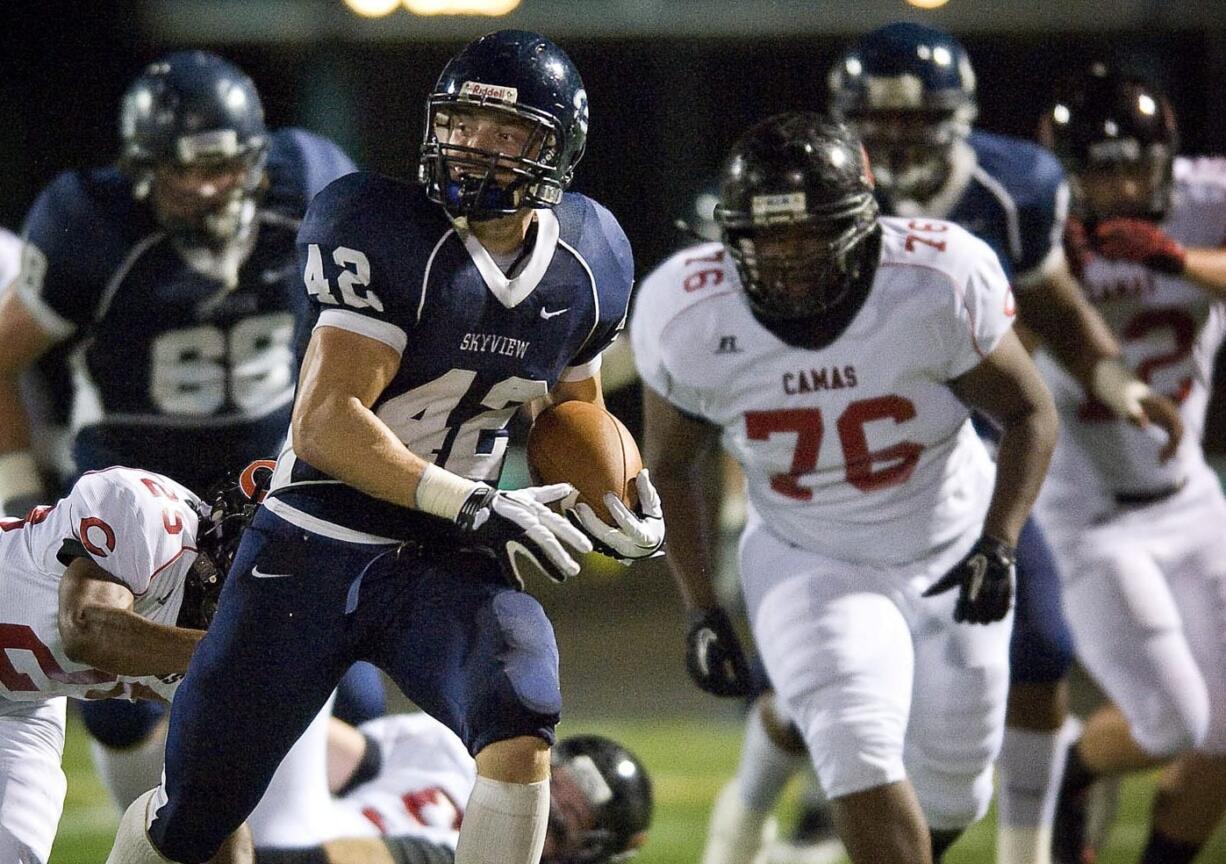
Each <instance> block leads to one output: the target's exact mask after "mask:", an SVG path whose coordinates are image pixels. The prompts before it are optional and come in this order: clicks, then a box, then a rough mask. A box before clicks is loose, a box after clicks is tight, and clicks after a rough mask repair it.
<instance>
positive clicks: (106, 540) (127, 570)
mask: <svg viewBox="0 0 1226 864" xmlns="http://www.w3.org/2000/svg"><path fill="white" fill-rule="evenodd" d="M197 500H198V499H196V497H195V496H194V495H192V493H191V492H189V491H188V490H187V489H185V488H184V487H182V486H180V485H179V484H178V483H175V482H174V481H173V480H170V479H169V478H167V477H163V476H161V475H160V474H154V473H152V472H150V471H136V470H133V469H130V468H107V469H105V470H103V471H94V472H90V473H88V474H85V475H84V476H82V477H81V478H80V479H79V480H78V481H77V482H76V485H74V486H73V487H72V491H71V492H69V493H68V496H67V497H66V498H63V499H62V500H60V501H59V502H58V503H56V504H54V505H52V506H50V507H40V508H36V509H35V510H34V511H33V512H32V513H31V514H30V515H29V517H27V519H8V520H0V597H3V598H4V599H3V605H2V606H0V699H13V700H21V701H30V700H39V699H46V698H49V697H52V696H73V697H76V698H78V699H107V698H113V697H127V698H136V697H141V696H149V695H151V694H150V692H149V691H152V693H154V694H157V695H159V696H161V697H163V698H166V699H169V698H171V696H172V695H173V694H174V691H175V688H176V687H177V686H178V679H179V677H181V676H176V677H175V678H174V679H173V680H166V681H163V680H161V679H159V678H153V677H145V678H132V677H127V676H116V675H112V674H110V673H107V672H101V671H99V670H97V669H92V668H90V667H89V666H85V665H83V664H81V663H76V662H74V661H72V660H70V659H69V658H68V656H67V655H66V654H65V653H64V647H63V644H62V643H61V640H60V632H59V627H58V624H57V617H58V612H59V587H60V579H61V577H62V576H63V574H64V570H65V568H66V565H65V564H64V563H63V561H62V560H61V557H64V556H61V551H62V550H63V549H64V547H65V544H68V545H69V546H70V547H71V548H72V549H73V552H72V554H73V556H74V557H79V556H80V554H81V550H84V552H85V553H86V554H88V555H89V557H90V558H91V559H92V560H93V561H94V562H95V563H96V564H98V566H100V567H101V568H102V569H103V570H105V571H106V572H107V573H108V574H109V575H110V576H111V577H112V578H113V579H114V580H115V581H116V582H118V583H120V584H122V585H125V586H126V587H128V588H129V589H131V591H132V593H133V594H134V595H135V597H136V600H135V605H134V610H135V612H136V613H137V614H138V615H140V616H142V617H144V618H148V619H149V620H150V621H156V622H158V623H159V624H168V625H173V624H174V623H175V621H176V619H177V618H178V615H179V607H180V605H181V604H182V602H183V585H184V580H185V578H186V576H187V572H188V570H189V569H190V568H191V565H192V562H194V561H195V560H196V528H197V523H198V517H197V515H196V511H195V510H193V509H192V504H193V502H196V501H197ZM65 560H70V559H68V558H66V557H65Z"/></svg>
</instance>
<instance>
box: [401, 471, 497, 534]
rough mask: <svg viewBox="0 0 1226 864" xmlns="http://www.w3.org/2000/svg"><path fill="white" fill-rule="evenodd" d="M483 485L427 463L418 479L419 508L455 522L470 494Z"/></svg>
mask: <svg viewBox="0 0 1226 864" xmlns="http://www.w3.org/2000/svg"><path fill="white" fill-rule="evenodd" d="M481 485H482V484H480V483H476V482H474V481H472V480H468V479H466V478H464V477H461V476H460V475H459V474H453V473H452V472H450V471H448V470H447V469H445V468H439V467H438V466H437V465H432V464H429V463H427V464H426V470H425V471H423V472H422V474H421V479H420V480H418V481H417V496H416V497H417V509H418V510H421V511H422V512H423V513H429V514H430V515H431V516H441V517H443V518H444V519H450V520H451V521H452V522H454V521H456V517H458V516H459V515H460V508H461V507H463V506H464V502H465V501H467V500H468V496H469V495H472V494H473V492H474V491H475V490H476V489H477V487H479V486H481Z"/></svg>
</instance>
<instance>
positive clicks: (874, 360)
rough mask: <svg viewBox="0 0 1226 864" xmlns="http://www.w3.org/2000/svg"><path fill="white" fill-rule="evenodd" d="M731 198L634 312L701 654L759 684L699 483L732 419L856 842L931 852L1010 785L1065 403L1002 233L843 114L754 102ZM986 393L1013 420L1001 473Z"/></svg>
mask: <svg viewBox="0 0 1226 864" xmlns="http://www.w3.org/2000/svg"><path fill="white" fill-rule="evenodd" d="M716 218H717V221H718V222H719V223H720V226H721V232H722V237H723V243H722V244H715V243H711V244H703V245H700V246H696V247H693V248H691V249H687V250H684V251H682V252H680V253H678V254H677V255H675V256H674V257H673V258H671V259H669V260H668V261H667V262H666V263H665V264H663V265H662V266H661V267H660V268H659V269H658V270H657V271H656V272H655V273H654V274H653V275H652V276H651V277H650V278H649V279H647V280H646V281H645V282H644V283H643V286H642V288H641V289H640V293H639V296H638V299H637V303H636V306H635V310H634V315H633V319H632V323H631V338H632V344H633V347H634V352H635V358H636V362H637V364H638V367H639V372H640V374H641V375H642V377H643V380H644V382H645V383H646V384H647V390H646V392H645V419H646V437H645V441H646V451H647V454H646V455H647V461H648V463H649V464H650V465H651V469H652V474H653V475H654V477H655V478H656V482H657V484H658V488H659V490H660V494H661V496H662V498H663V501H664V505H665V507H666V509H667V510H668V511H669V518H670V522H671V524H672V525H673V526H674V527H673V533H672V534H671V538H672V539H671V540H670V544H669V549H668V560H669V563H670V565H671V567H672V568H673V572H674V575H675V576H676V577H677V580H678V584H679V586H680V587H681V590H682V593H683V595H684V597H685V600H686V605H687V606H688V607H689V609H690V610H691V613H692V615H693V624H692V625H691V631H690V639H689V652H688V657H687V660H688V665H689V670H690V674H691V676H692V677H694V678H695V680H696V681H697V683H698V684H699V686H701V687H703V689H706V690H708V691H710V692H713V693H717V694H721V695H730V694H739V693H741V692H743V691H744V689H745V680H744V679H745V668H744V659H743V655H742V654H741V652H740V648H739V647H738V645H737V642H736V637H735V635H734V633H733V631H732V629H731V627H730V626H729V624H728V621H727V618H726V617H725V616H724V615H723V614H722V612H721V611H720V610H719V607H718V605H717V603H716V601H715V598H714V595H713V593H712V590H711V584H710V574H711V572H713V568H712V566H711V563H712V562H711V557H712V550H711V548H710V547H709V544H708V543H707V542H706V539H707V538H708V537H709V536H712V535H711V534H709V533H708V531H707V529H708V527H709V526H710V524H711V518H712V516H713V511H714V508H713V506H712V505H713V503H714V502H711V501H708V500H705V499H704V498H703V496H702V494H701V493H700V492H698V491H697V490H698V489H699V488H700V486H699V485H698V484H696V483H694V482H693V480H694V475H695V474H696V473H697V472H700V471H702V470H704V469H705V468H707V467H708V466H709V464H710V463H709V461H708V459H709V457H710V455H711V454H712V453H713V452H714V451H715V450H716V449H717V443H718V442H720V441H721V440H722V443H723V445H724V447H725V448H726V449H727V450H728V451H729V452H730V453H732V455H733V456H735V458H736V459H737V460H738V461H739V462H740V463H741V464H742V466H743V467H744V470H745V475H746V480H747V491H748V497H749V503H750V515H749V521H748V525H747V527H746V530H745V532H744V534H743V536H742V539H741V561H740V571H741V574H742V575H741V579H742V586H743V590H744V592H745V599H746V605H747V607H748V610H749V617H750V622H751V625H752V628H753V631H754V635H755V639H756V641H757V644H758V648H759V650H760V652H761V654H762V657H763V660H764V662H765V665H766V669H767V672H768V673H769V674H770V678H771V682H772V684H773V685H774V687H775V689H776V691H777V694H778V696H779V701H780V703H781V704H782V706H783V707H784V710H785V711H786V712H787V714H788V715H789V719H790V720H792V721H793V722H794V723H795V724H796V726H797V727H798V728H799V730H800V731H801V733H802V735H803V737H804V740H805V743H806V745H807V747H808V750H809V753H810V756H811V758H812V760H813V763H814V767H815V769H816V771H817V774H818V777H819V779H820V780H821V783H822V786H823V788H824V789H825V791H826V792H827V793H828V794H829V796H830V797H831V798H832V800H833V807H834V813H835V821H836V824H837V825H838V826H839V832H840V836H841V839H842V840H843V842H844V844H845V845H846V847H847V851H848V853H849V855H850V856H851V859H852V861H853V862H857V864H859V862H869V861H872V862H881V861H907V862H919V864H926V862H931V861H933V859H934V858H939V857H940V856H941V854H942V853H943V851H944V849H945V848H947V847H948V845H949V844H950V843H952V842H953V840H954V838H956V837H957V835H958V833H959V832H960V831H961V830H962V829H963V828H965V827H966V826H967V825H969V824H970V823H971V822H973V821H975V820H976V819H978V818H979V817H980V816H982V815H983V813H984V812H985V811H986V809H987V804H988V800H989V798H990V796H991V789H992V779H991V764H992V760H993V759H994V757H995V755H996V752H997V750H998V748H999V746H1000V741H1001V735H1002V730H1003V725H1004V706H1005V695H1006V689H1007V683H1008V668H1007V667H1008V655H1007V648H1008V640H1009V628H1010V617H1009V612H1010V598H1011V589H1012V579H1013V547H1014V546H1015V544H1016V542H1017V536H1018V532H1019V531H1020V529H1021V525H1022V523H1023V521H1024V520H1025V518H1026V515H1027V513H1028V511H1029V509H1030V505H1031V503H1032V502H1033V500H1034V496H1035V495H1036V494H1037V492H1038V488H1039V485H1040V483H1041V482H1042V477H1043V473H1044V470H1045V469H1046V466H1047V460H1048V457H1049V455H1050V452H1051V448H1052V446H1053V444H1054V442H1055V436H1056V417H1055V411H1054V408H1053V406H1052V404H1051V399H1050V396H1049V395H1048V394H1047V391H1046V389H1045V388H1044V386H1043V384H1042V381H1041V379H1040V378H1039V376H1038V373H1037V372H1036V371H1035V369H1034V367H1033V365H1032V364H1031V362H1030V359H1029V357H1028V356H1027V355H1026V352H1025V350H1024V349H1023V348H1022V346H1021V344H1020V343H1019V342H1018V340H1017V338H1016V336H1014V335H1013V334H1012V333H1011V331H1010V326H1011V323H1012V317H1013V312H1014V305H1013V299H1012V296H1011V295H1010V292H1009V286H1008V283H1007V281H1006V279H1005V277H1004V274H1003V272H1002V271H1001V268H1000V264H999V262H998V260H997V258H996V255H995V254H994V253H993V252H992V251H991V249H990V248H989V247H988V246H987V245H986V244H984V243H983V242H982V241H980V240H978V239H976V238H975V237H973V236H972V235H970V234H969V233H967V232H966V231H964V230H963V229H961V228H959V227H957V226H956V225H954V224H952V223H947V222H939V221H928V220H924V221H914V220H907V219H884V218H881V219H879V218H878V216H877V207H876V204H875V202H874V201H873V196H872V183H871V180H870V179H869V174H868V166H867V164H866V160H865V158H864V155H863V149H862V148H861V146H860V144H859V141H858V140H857V139H855V138H854V136H852V135H851V133H850V132H849V131H848V130H847V129H846V128H845V127H842V126H840V125H837V124H833V123H830V122H829V121H827V120H825V119H824V118H822V117H820V116H819V115H816V114H807V113H792V114H783V115H779V116H776V117H773V118H770V119H769V120H766V121H763V122H762V123H760V124H758V125H757V126H755V127H753V128H752V129H751V130H749V131H748V132H747V133H746V134H745V135H744V137H743V138H742V139H741V140H740V141H739V142H738V143H737V145H736V146H735V147H734V149H733V152H732V154H731V156H730V157H729V159H728V161H727V162H726V164H725V167H724V172H723V179H722V183H721V203H720V206H719V207H718V208H717V209H716ZM968 406H972V407H975V408H979V409H981V410H983V411H984V412H985V413H987V414H988V415H989V416H992V417H994V418H996V419H997V420H998V421H999V422H1000V424H1001V425H1002V427H1003V428H1004V430H1005V431H1004V435H1003V437H1002V439H1001V444H1000V452H999V456H998V460H997V465H996V478H997V479H996V483H995V487H994V486H993V464H992V460H991V459H990V458H989V456H988V454H987V452H986V450H985V448H984V445H983V444H982V443H981V441H980V440H979V438H978V436H976V434H975V432H974V430H973V429H972V427H971V424H970V422H969V411H970V408H969V407H968ZM953 588H958V589H959V591H958V592H957V597H956V599H955V597H954V595H953V594H952V593H945V592H947V591H950V590H951V589H953ZM972 624H980V625H984V626H970V625H972ZM930 826H931V829H932V830H931V834H930V831H929V828H930Z"/></svg>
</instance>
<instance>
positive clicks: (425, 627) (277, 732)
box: [149, 509, 561, 864]
mask: <svg viewBox="0 0 1226 864" xmlns="http://www.w3.org/2000/svg"><path fill="white" fill-rule="evenodd" d="M363 659H365V660H369V661H371V662H372V663H374V664H375V665H377V666H379V667H380V668H382V669H383V670H384V671H385V672H387V673H388V675H389V676H391V678H392V680H394V681H395V682H396V683H397V685H398V686H399V687H400V688H401V690H403V691H404V693H405V695H406V696H408V697H409V699H411V700H412V701H413V702H414V703H416V704H417V705H418V706H419V707H420V708H422V709H423V710H425V711H427V712H428V713H430V714H431V715H432V716H434V717H435V718H437V719H438V720H440V721H442V722H443V723H444V724H446V725H447V726H448V727H449V728H450V729H452V730H453V731H454V732H455V733H456V734H457V735H459V736H460V738H461V739H462V740H463V741H464V743H465V745H466V746H467V747H468V749H469V751H470V752H472V753H474V754H475V753H477V752H479V751H480V750H482V749H483V748H484V747H486V746H487V745H489V744H491V743H493V742H495V741H499V740H503V739H506V738H512V737H517V736H521V735H534V736H537V737H539V738H542V739H544V740H545V741H548V742H550V743H552V742H553V730H554V726H555V725H556V723H557V721H558V714H559V711H560V710H561V693H560V690H559V685H558V654H557V646H556V643H555V641H554V635H553V628H552V626H551V625H550V623H549V620H548V619H547V618H546V617H545V613H544V611H543V610H542V609H541V607H540V604H539V603H537V601H536V600H535V599H534V598H533V597H532V596H531V595H528V594H525V593H522V592H518V591H514V590H512V589H510V588H508V587H506V585H505V583H503V582H502V581H501V578H500V577H499V576H498V573H497V564H496V563H495V562H494V561H493V560H492V559H489V558H485V557H481V556H477V555H474V554H471V553H461V552H456V551H455V550H451V551H450V552H449V553H448V555H447V556H446V557H445V558H444V557H438V558H435V557H430V556H422V555H419V554H417V553H415V552H412V551H409V550H408V549H404V550H401V551H399V552H398V551H397V550H396V547H388V546H372V545H365V544H354V543H345V542H341V541H337V540H332V539H329V538H326V537H321V536H319V535H317V534H313V533H310V532H307V531H303V530H302V529H300V528H296V527H294V526H293V525H290V524H289V523H287V522H285V521H283V520H281V519H279V518H278V517H276V516H274V515H272V514H271V513H270V512H268V511H267V510H264V509H261V510H260V511H259V513H258V514H257V515H256V518H255V520H254V522H253V524H252V526H251V528H249V529H248V531H247V533H246V534H245V535H244V537H243V541H242V545H241V546H240V548H239V552H238V557H237V559H236V560H235V563H234V567H233V568H232V569H231V571H230V576H229V579H228V580H227V581H226V586H225V588H224V589H223V592H222V597H221V603H220V605H219V608H218V611H217V617H216V618H215V619H214V621H213V625H212V627H211V628H210V629H209V632H208V635H207V636H206V637H205V638H204V640H203V641H202V642H201V643H200V646H199V647H198V648H197V649H196V654H195V656H194V657H193V658H192V663H191V667H190V669H189V670H188V673H187V676H186V678H185V679H184V681H183V683H182V685H181V686H180V687H179V690H178V692H177V693H176V695H175V703H174V710H173V711H172V712H171V721H170V732H169V737H168V739H167V743H166V777H165V783H164V789H165V793H166V796H167V802H166V803H165V804H163V805H162V806H161V807H160V808H159V809H158V810H157V814H156V818H155V819H154V822H153V824H152V826H151V827H150V831H149V834H150V837H151V838H152V839H153V842H154V843H155V844H156V846H157V847H158V848H159V849H160V850H161V852H162V854H164V855H165V856H166V857H168V858H170V859H172V860H175V861H181V862H184V864H196V862H202V861H206V860H207V859H208V858H209V857H210V856H211V855H212V854H213V853H214V852H215V851H216V850H217V847H218V846H219V845H220V844H221V842H222V841H223V840H224V839H225V838H226V836H228V835H229V834H230V833H231V832H232V831H233V830H234V829H235V828H237V827H238V826H239V824H241V823H242V821H243V820H244V819H245V818H246V817H247V815H248V814H249V813H250V812H251V811H252V810H253V809H254V808H255V805H256V804H257V803H258V802H259V799H260V797H261V795H262V794H263V792H264V789H265V788H266V787H267V785H268V782H269V781H270V780H271V779H272V775H273V772H274V771H275V770H276V768H277V765H278V764H279V763H280V761H281V758H282V756H284V754H285V753H286V751H287V750H289V748H290V747H291V746H292V745H293V743H294V742H295V741H296V740H297V739H298V737H299V735H301V734H302V732H303V730H304V729H306V727H307V725H308V724H309V723H310V722H311V720H312V718H314V716H315V714H316V713H317V712H318V711H319V709H320V707H321V706H322V705H323V703H324V701H325V700H326V699H327V698H328V695H329V693H331V692H332V689H333V688H334V687H335V686H336V683H337V681H338V680H340V677H341V675H342V674H343V672H344V671H345V669H347V668H348V667H349V665H350V664H351V663H353V662H354V661H355V660H363Z"/></svg>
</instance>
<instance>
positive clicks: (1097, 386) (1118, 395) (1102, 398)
mask: <svg viewBox="0 0 1226 864" xmlns="http://www.w3.org/2000/svg"><path fill="white" fill-rule="evenodd" d="M1091 391H1092V392H1093V394H1094V397H1095V398H1096V399H1098V401H1099V402H1102V403H1103V404H1104V405H1106V406H1107V407H1108V408H1110V409H1111V410H1112V411H1113V412H1114V413H1115V415H1116V416H1117V417H1122V418H1124V419H1128V418H1130V417H1137V416H1140V415H1141V414H1142V413H1144V412H1143V410H1142V408H1141V400H1142V399H1144V398H1145V397H1146V396H1148V395H1149V394H1150V392H1151V391H1150V389H1149V387H1148V385H1146V384H1145V382H1144V381H1141V380H1140V379H1138V378H1137V376H1135V375H1133V374H1132V372H1131V371H1129V370H1128V369H1127V368H1126V367H1125V366H1124V364H1123V363H1121V362H1120V361H1119V360H1117V359H1114V358H1108V357H1104V358H1103V359H1102V360H1099V361H1098V362H1097V363H1095V364H1094V372H1093V375H1092V377H1091Z"/></svg>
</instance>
